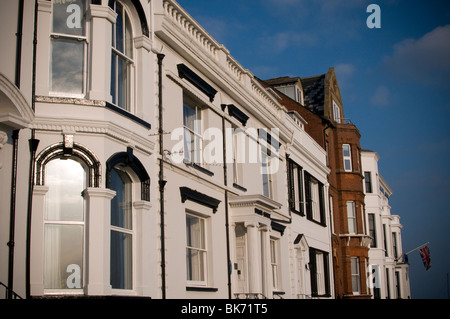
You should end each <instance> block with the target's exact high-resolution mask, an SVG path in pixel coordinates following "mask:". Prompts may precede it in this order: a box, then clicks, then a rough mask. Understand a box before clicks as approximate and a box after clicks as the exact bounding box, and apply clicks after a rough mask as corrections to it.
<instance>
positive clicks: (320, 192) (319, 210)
mask: <svg viewBox="0 0 450 319" xmlns="http://www.w3.org/2000/svg"><path fill="white" fill-rule="evenodd" d="M304 179H305V204H306V218H307V219H308V220H310V221H313V222H315V223H318V224H320V225H322V226H326V212H325V210H326V208H325V197H324V185H323V184H322V183H321V182H320V181H319V180H317V179H316V178H315V177H314V176H312V175H311V174H309V173H308V172H306V171H305V172H304ZM314 190H317V191H314ZM313 191H314V193H313Z"/></svg>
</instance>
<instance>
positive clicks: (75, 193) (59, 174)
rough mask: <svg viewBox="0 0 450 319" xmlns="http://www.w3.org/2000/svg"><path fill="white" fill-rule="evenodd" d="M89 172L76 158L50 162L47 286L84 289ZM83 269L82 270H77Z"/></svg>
mask: <svg viewBox="0 0 450 319" xmlns="http://www.w3.org/2000/svg"><path fill="white" fill-rule="evenodd" d="M85 175H86V173H85V171H84V169H83V168H82V166H81V165H80V164H79V163H77V162H76V161H73V160H70V159H69V160H60V159H58V160H53V161H51V162H49V163H48V164H47V165H46V179H45V180H46V185H47V186H48V187H49V190H48V193H47V197H46V210H45V215H44V287H45V288H46V289H67V288H82V276H83V273H82V270H83V268H84V267H83V246H84V201H83V197H82V196H81V193H82V191H83V190H84V188H85ZM73 269H79V270H80V271H79V273H73V272H72V271H73Z"/></svg>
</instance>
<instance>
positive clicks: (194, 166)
mask: <svg viewBox="0 0 450 319" xmlns="http://www.w3.org/2000/svg"><path fill="white" fill-rule="evenodd" d="M183 162H184V164H186V165H187V166H192V167H193V168H195V169H196V170H198V171H200V172H202V173H204V174H206V175H209V176H214V173H213V172H211V171H210V170H208V169H206V168H204V167H202V166H200V165H198V164H196V163H192V162H189V161H187V160H183Z"/></svg>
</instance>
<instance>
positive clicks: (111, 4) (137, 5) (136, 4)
mask: <svg viewBox="0 0 450 319" xmlns="http://www.w3.org/2000/svg"><path fill="white" fill-rule="evenodd" d="M115 2H116V0H109V1H108V6H109V7H110V8H112V9H113V8H114V4H115ZM131 3H132V4H133V6H134V8H135V9H136V12H137V14H138V17H139V22H140V24H141V31H142V34H143V35H145V36H146V37H149V35H150V31H149V27H148V23H147V17H146V16H145V10H144V8H143V7H142V4H141V3H140V2H139V0H131ZM92 4H101V1H100V0H92Z"/></svg>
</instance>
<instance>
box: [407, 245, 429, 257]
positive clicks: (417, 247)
mask: <svg viewBox="0 0 450 319" xmlns="http://www.w3.org/2000/svg"><path fill="white" fill-rule="evenodd" d="M428 244H430V243H426V244H423V245H421V246H419V247H417V248H414V249H413V250H411V251H409V252H407V253H406V254H405V255H409V254H410V253H412V252H414V251H416V250H419V249H420V248H422V247H425V246H426V245H428Z"/></svg>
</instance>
